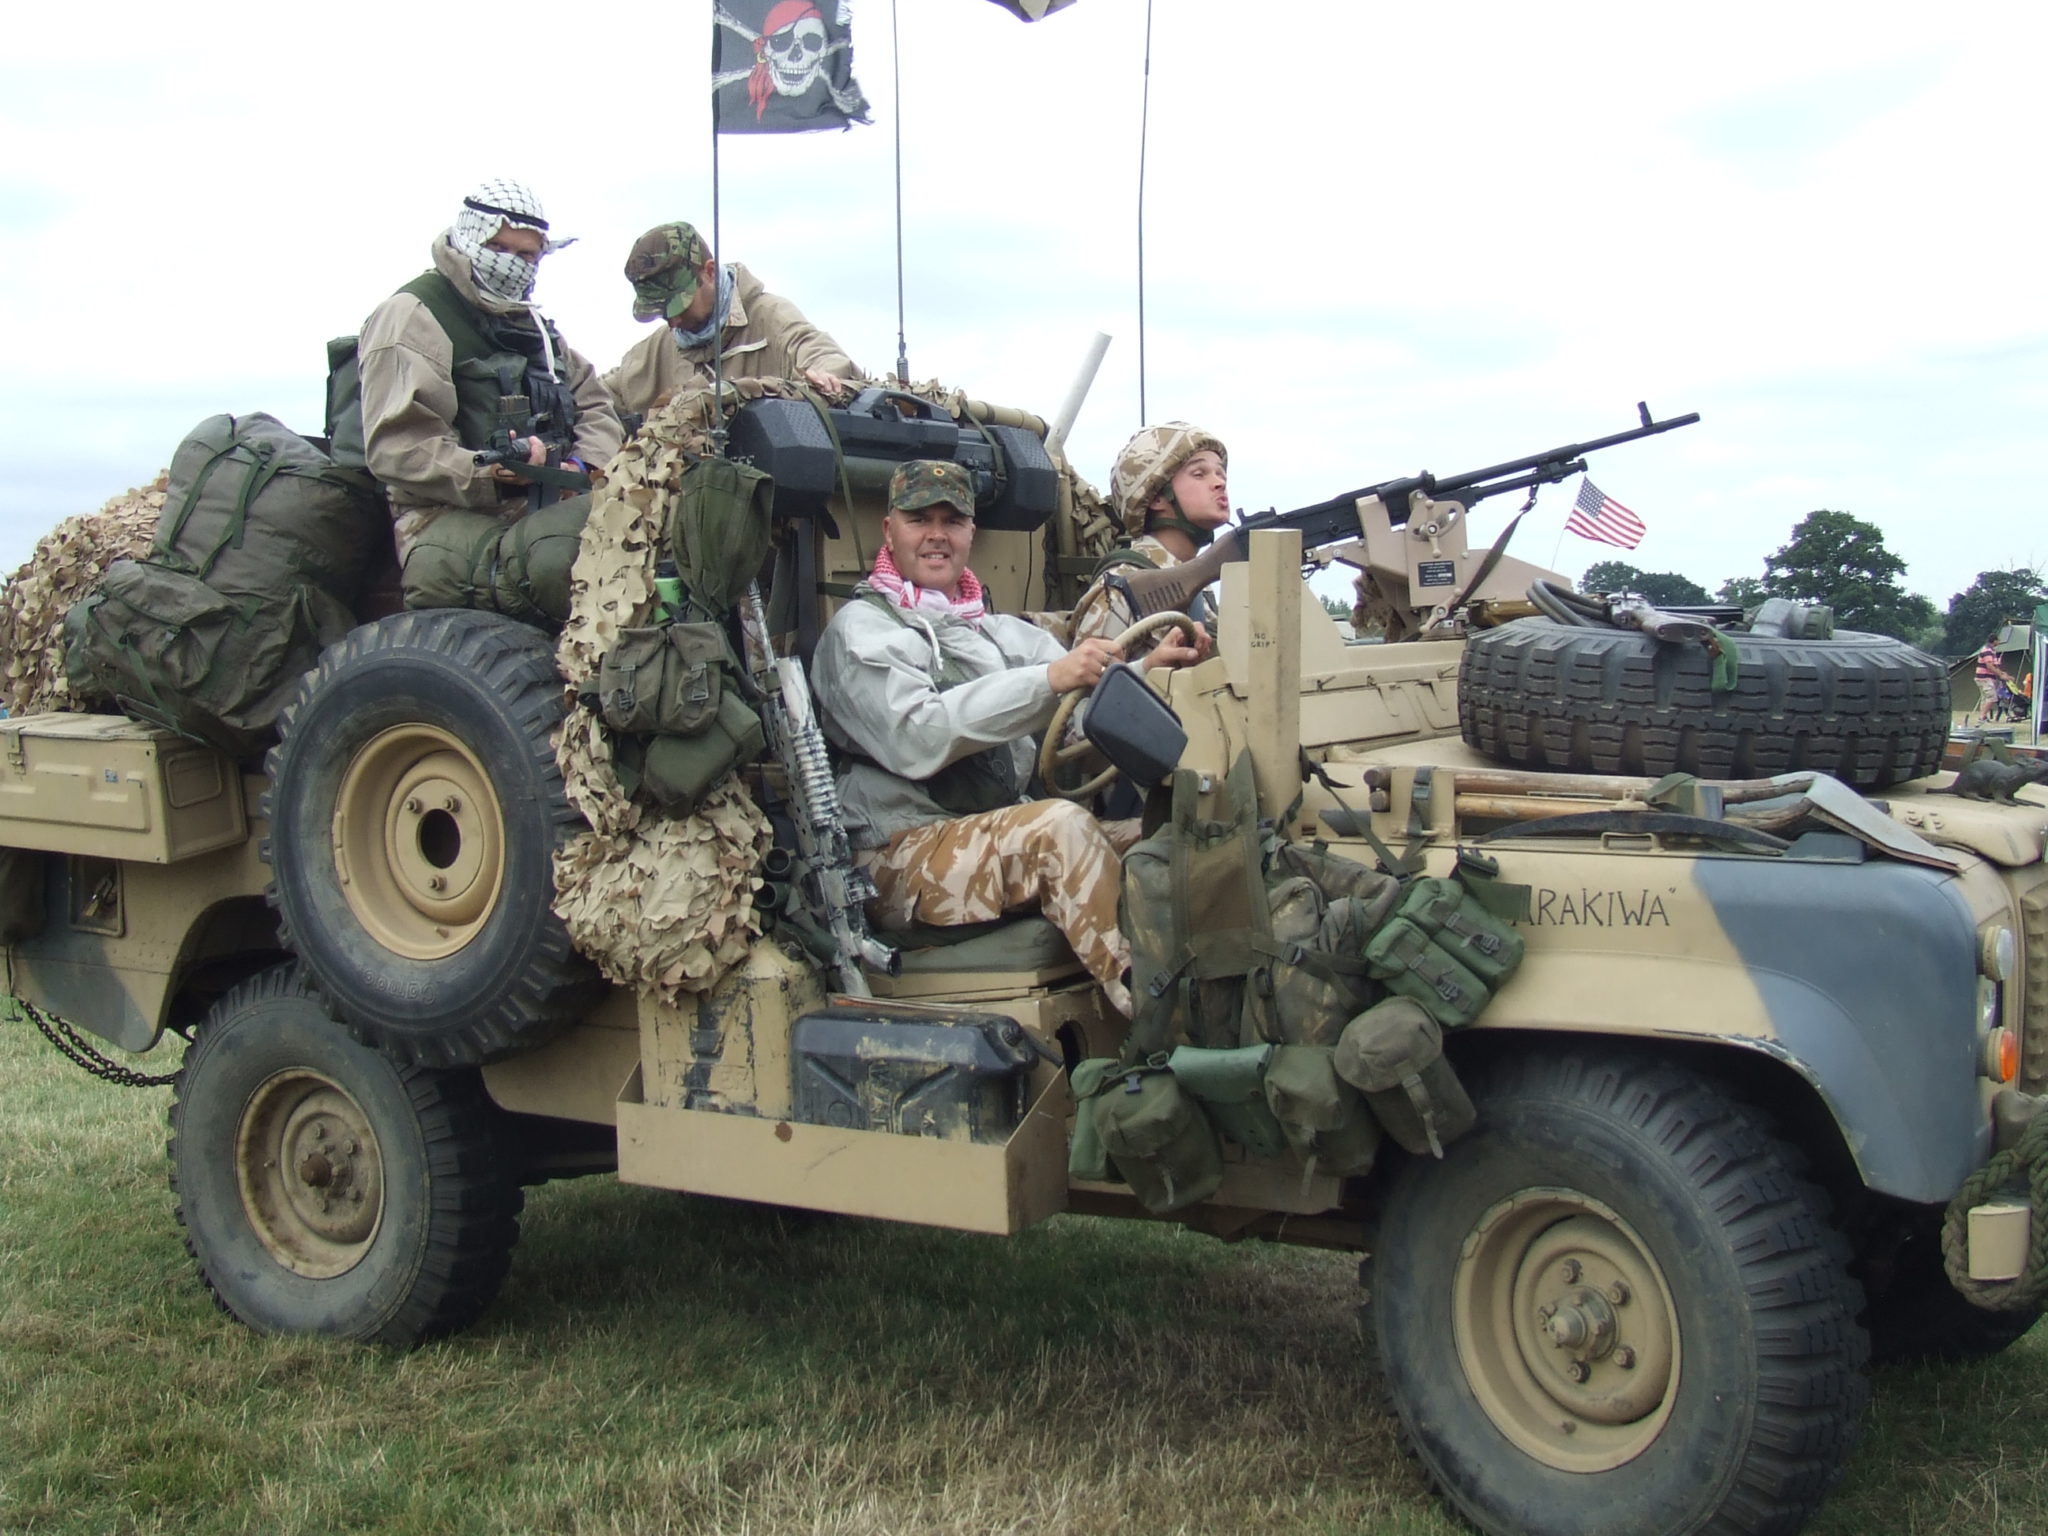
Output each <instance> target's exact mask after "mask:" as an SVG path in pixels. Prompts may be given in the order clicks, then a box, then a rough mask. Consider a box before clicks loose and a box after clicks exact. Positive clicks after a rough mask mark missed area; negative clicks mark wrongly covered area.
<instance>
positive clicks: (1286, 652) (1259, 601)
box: [1245, 528, 1301, 820]
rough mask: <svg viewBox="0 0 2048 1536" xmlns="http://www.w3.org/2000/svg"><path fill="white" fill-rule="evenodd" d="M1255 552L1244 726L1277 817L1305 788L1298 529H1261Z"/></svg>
mask: <svg viewBox="0 0 2048 1536" xmlns="http://www.w3.org/2000/svg"><path fill="white" fill-rule="evenodd" d="M1250 554H1251V581H1250V586H1251V598H1252V600H1251V602H1250V603H1249V604H1248V605H1247V607H1248V609H1249V615H1248V617H1249V621H1250V626H1249V627H1250V631H1251V632H1250V633H1249V634H1248V635H1247V636H1246V637H1245V638H1246V639H1247V640H1248V641H1249V642H1250V646H1249V655H1250V661H1249V663H1248V667H1247V670H1248V671H1249V672H1250V674H1251V675H1250V676H1249V677H1247V678H1246V679H1245V695H1246V698H1245V704H1246V711H1245V713H1246V717H1247V720H1246V723H1247V725H1248V726H1249V728H1250V730H1251V741H1250V743H1249V745H1250V747H1251V752H1252V771H1253V772H1254V773H1255V774H1256V775H1257V776H1258V782H1259V814H1260V815H1261V816H1264V817H1272V818H1274V819H1275V820H1277V819H1278V818H1279V816H1280V814H1281V813H1282V812H1283V811H1285V810H1286V809H1287V807H1288V806H1290V805H1292V804H1293V803H1294V797H1295V796H1296V795H1298V794H1300V793H1301V530H1300V529H1298V528H1265V529H1261V530H1259V531H1258V532H1256V533H1254V534H1253V535H1252V536H1251V542H1250Z"/></svg>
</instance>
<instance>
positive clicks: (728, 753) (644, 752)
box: [613, 689, 767, 816]
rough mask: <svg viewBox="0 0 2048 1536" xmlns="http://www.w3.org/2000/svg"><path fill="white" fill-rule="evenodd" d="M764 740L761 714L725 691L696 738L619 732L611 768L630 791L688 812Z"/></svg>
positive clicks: (755, 752)
mask: <svg viewBox="0 0 2048 1536" xmlns="http://www.w3.org/2000/svg"><path fill="white" fill-rule="evenodd" d="M766 743H767V738H766V736H765V734H764V733H763V731H762V728H761V717H760V716H759V715H757V714H756V713H754V711H753V710H752V709H751V708H749V707H748V705H747V703H746V701H745V700H744V699H742V698H741V697H740V696H739V695H738V694H737V693H736V692H734V691H732V690H731V689H727V690H726V691H725V692H724V693H722V694H721V695H720V697H719V700H718V713H717V715H716V716H715V717H714V718H713V720H712V722H711V724H710V725H709V726H707V727H706V728H705V729H703V730H701V731H698V732H697V733H696V734H695V735H694V736H645V737H642V736H621V737H620V738H619V739H618V746H617V755H616V756H615V757H614V759H613V766H614V768H615V769H616V771H617V773H618V776H619V785H620V787H621V788H622V789H624V790H625V791H626V793H627V794H628V795H631V796H633V797H634V798H636V799H640V800H647V801H651V802H652V803H653V804H655V805H658V806H660V807H661V808H662V809H663V810H665V811H668V812H671V813H672V814H674V815H678V816H688V815H690V814H691V813H692V812H694V811H695V810H696V809H697V807H698V805H699V804H701V803H702V802H703V799H704V797H705V796H706V795H708V794H709V793H710V792H711V790H712V789H713V787H714V786H716V785H717V783H718V782H719V781H720V780H721V779H723V778H724V777H725V776H726V775H727V774H728V773H730V772H732V771H733V770H734V769H735V768H742V767H745V766H746V765H747V764H748V763H751V762H752V761H753V760H754V759H755V758H757V757H759V756H760V755H761V750H762V748H763V747H764V746H765V745H766Z"/></svg>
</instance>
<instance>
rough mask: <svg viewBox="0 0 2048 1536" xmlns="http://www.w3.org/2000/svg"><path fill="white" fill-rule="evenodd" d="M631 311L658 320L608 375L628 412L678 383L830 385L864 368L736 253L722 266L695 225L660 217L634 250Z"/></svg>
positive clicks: (835, 389) (834, 390) (838, 387)
mask: <svg viewBox="0 0 2048 1536" xmlns="http://www.w3.org/2000/svg"><path fill="white" fill-rule="evenodd" d="M626 281H627V282H629V283H631V284H632V285H633V318H634V319H635V320H638V321H641V322H643V323H645V322H646V321H649V320H660V321H661V322H662V327H661V329H660V330H659V331H657V332H656V333H655V334H654V335H652V336H648V337H646V338H644V339H643V340H641V341H639V342H637V343H635V344H634V346H633V347H632V349H631V350H630V351H628V352H627V353H626V355H625V356H624V357H623V358H621V359H620V361H619V366H618V367H616V368H614V369H613V370H612V371H611V372H610V373H608V374H606V375H605V376H604V383H605V387H606V388H607V389H609V390H610V391H611V392H612V397H613V398H614V399H615V400H617V401H618V403H619V409H620V410H622V411H638V412H641V413H643V414H644V413H645V412H647V411H650V410H652V409H654V407H655V406H657V405H660V404H662V403H664V402H665V401H667V400H668V399H669V397H671V396H672V395H674V394H676V393H677V392H678V391H680V390H685V389H692V388H696V387H698V386H705V387H708V386H709V385H710V383H711V379H712V372H713V367H714V364H715V365H716V366H717V367H718V368H719V369H720V370H721V371H722V372H723V373H724V375H725V377H727V378H729V379H732V378H749V379H807V380H809V381H810V383H811V384H812V385H813V386H815V387H816V388H818V389H822V390H824V391H825V392H826V393H827V394H832V395H836V394H839V393H841V392H842V391H843V390H844V389H845V387H846V386H845V381H846V380H848V379H857V378H859V377H860V376H861V375H860V370H859V369H858V368H856V367H855V366H854V365H853V363H852V361H851V360H849V359H848V357H847V355H846V354H845V352H843V351H842V350H841V349H840V346H839V343H838V342H836V341H834V340H833V339H832V338H831V337H830V336H827V335H826V334H825V333H824V332H823V331H821V330H819V329H818V328H817V327H816V326H815V325H813V324H811V322H810V321H808V320H806V319H805V318H804V315H803V311H802V310H800V309H798V308H797V307H796V306H795V305H794V304H792V303H790V302H789V300H787V299H784V298H779V297H777V296H776V295H775V294H772V293H770V292H768V290H767V289H765V288H763V287H762V286H761V280H760V279H759V278H758V277H756V276H754V274H753V273H751V272H749V271H748V270H747V269H746V268H745V267H743V266H741V265H740V264H739V263H738V262H736V261H735V262H728V263H726V264H725V265H724V266H720V265H719V263H718V261H717V259H716V258H715V257H714V256H713V255H712V253H711V247H710V246H709V245H708V244H706V243H705V240H704V237H703V236H702V235H700V234H698V233H697V230H696V227H695V226H694V225H690V224H685V223H682V222H680V221H677V222H675V223H672V224H657V225H656V226H655V227H654V228H653V229H650V230H649V231H647V233H646V234H644V235H642V236H641V237H640V238H639V239H638V240H636V241H634V242H633V249H632V250H631V251H630V252H628V253H627V256H626Z"/></svg>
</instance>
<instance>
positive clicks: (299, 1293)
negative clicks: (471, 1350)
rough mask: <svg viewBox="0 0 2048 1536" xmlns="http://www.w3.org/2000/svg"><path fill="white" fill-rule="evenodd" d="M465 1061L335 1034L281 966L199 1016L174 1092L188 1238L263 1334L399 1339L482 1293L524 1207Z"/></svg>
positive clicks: (176, 1174)
mask: <svg viewBox="0 0 2048 1536" xmlns="http://www.w3.org/2000/svg"><path fill="white" fill-rule="evenodd" d="M494 1117H495V1111H494V1110H493V1109H492V1107H491V1104H490V1102H489V1100H488V1099H487V1097H486V1096H485V1093H484V1089H483V1084H482V1082H481V1081H480V1080H479V1078H478V1077H477V1074H476V1072H475V1071H474V1070H462V1071H453V1072H436V1071H431V1070H429V1069H426V1068H422V1067H401V1066H399V1065H398V1064H397V1063H395V1062H393V1061H391V1060H390V1059H389V1058H388V1057H385V1056H383V1055H381V1054H379V1053H378V1052H376V1051H374V1050H372V1049H370V1048H369V1047H368V1046H365V1045H362V1044H360V1043H358V1042H357V1041H355V1040H352V1039H350V1038H349V1036H348V1034H347V1032H346V1031H344V1030H343V1029H342V1028H341V1027H340V1025H338V1024H336V1023H335V1022H334V1020H333V1019H331V1018H330V1017H329V1016H328V1014H327V1012H326V1010H325V1009H324V1008H322V1006H321V1004H320V1000H319V998H318V996H317V995H316V994H315V993H314V992H313V990H312V988H311V987H310V986H308V985H307V984H306V982H305V980H304V978H303V977H302V975H301V974H300V973H299V971H298V969H297V968H296V967H294V966H279V967H276V968H274V969H272V970H269V971H265V972H264V973H262V974H261V975H259V976H256V977H253V978H251V979H250V980H248V981H246V982H243V983H242V984H241V985H240V986H238V987H236V988H234V989H233V990H232V991H230V992H228V993H227V994H226V995H225V996H224V997H222V998H221V999H220V1000H219V1001H218V1002H217V1003H215V1004H214V1006H213V1007H212V1008H211V1009H210V1010H209V1011H208V1013H207V1015H206V1018H205V1019H204V1020H203V1021H201V1023H200V1025H199V1028H198V1031H197V1033H196V1034H195V1036H194V1039H193V1043H192V1046H191V1048H190V1049H189V1050H188V1051H187V1052H186V1054H185V1060H184V1065H183V1066H182V1067H181V1068H180V1070H179V1073H178V1080H177V1086H176V1090H175V1097H174V1098H173V1100H172V1103H171V1137H170V1147H169V1151H170V1160H171V1187H172V1189H173V1190H174V1191H175V1192H176V1194H177V1199H178V1220H179V1222H180V1223H181V1224H182V1225H183V1226H184V1228H185V1248H186V1251H187V1252H189V1253H190V1254H191V1255H192V1257H193V1259H194V1261H195V1262H196V1263H197V1264H198V1266H199V1273H200V1278H201V1279H202V1280H204V1281H205V1283H206V1288H207V1289H208V1290H209V1291H211V1292H212V1293H213V1296H214V1299H215V1300H216V1301H217V1302H219V1303H220V1305H221V1307H222V1308H223V1310H225V1311H227V1312H228V1313H230V1314H232V1315H233V1316H234V1317H237V1318H239V1319H240V1320H241V1321H242V1322H244V1323H246V1324H248V1325H249V1326H250V1327H251V1328H254V1329H256V1330H257V1331H258V1332H262V1333H321V1334H334V1335H338V1336H340V1337H342V1338H348V1339H356V1340H360V1341H363V1342H366V1343H377V1344H391V1345H396V1346H399V1347H401V1348H408V1347H410V1346H412V1345H414V1344H417V1343H419V1342H420V1341H421V1340H423V1339H428V1338H432V1337H434V1336H436V1335H438V1334H444V1333H450V1332H453V1331H455V1330H457V1329H459V1328H463V1327H466V1326H467V1325H468V1324H470V1323H471V1322H473V1321H475V1319H476V1317H477V1316H478V1314H480V1313H481V1312H482V1311H483V1309H484V1308H485V1307H486V1306H488V1305H489V1304H490V1301H491V1298H492V1297H493V1296H495V1295H496V1294H497V1290H498V1286H499V1284H500V1283H501V1282H502V1281H503V1280H504V1277H505V1272H506V1269H507V1268H508V1266H509V1265H510V1262H511V1254H512V1245H513V1244H514V1242H516V1241H517V1239H518V1236H519V1211H520V1207H521V1204H522V1201H523V1196H522V1195H521V1193H520V1190H519V1186H518V1184H517V1182H516V1181H515V1180H514V1179H512V1178H510V1177H508V1176H507V1174H506V1173H505V1171H504V1169H505V1166H506V1161H507V1160H506V1159H505V1158H503V1157H502V1156H501V1155H500V1151H501V1149H500V1148H499V1146H498V1144H497V1135H496V1125H495V1118H494Z"/></svg>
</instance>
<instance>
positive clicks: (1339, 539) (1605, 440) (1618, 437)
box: [1104, 402, 1700, 619]
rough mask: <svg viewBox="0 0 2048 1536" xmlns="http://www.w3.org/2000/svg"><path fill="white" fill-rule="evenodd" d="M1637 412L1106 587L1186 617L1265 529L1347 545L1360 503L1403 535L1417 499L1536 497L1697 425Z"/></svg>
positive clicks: (1357, 528)
mask: <svg viewBox="0 0 2048 1536" xmlns="http://www.w3.org/2000/svg"><path fill="white" fill-rule="evenodd" d="M1636 412H1637V414H1638V415H1639V416H1640V417H1641V418H1642V425H1641V426H1638V427H1632V428H1630V429H1629V430H1628V431H1626V432H1616V433H1614V434H1612V435H1611V436H1608V437H1596V438H1594V439H1593V440H1592V441H1591V442H1586V443H1566V444H1565V445H1564V446H1563V447H1561V448H1552V449H1550V450H1549V451H1548V452H1545V453H1532V454H1528V455H1526V456H1525V457H1523V458H1519V459H1509V460H1508V461H1507V462H1506V463H1503V464H1489V465H1488V466H1487V467H1486V468H1485V469H1474V470H1468V471H1466V472H1465V473H1464V474H1460V475H1432V474H1430V473H1428V472H1427V471H1425V472H1423V473H1422V474H1419V475H1406V476H1403V477H1401V478H1399V479H1395V480H1383V481H1381V482H1380V483H1379V484H1378V485H1368V486H1363V487H1361V488H1360V489H1358V490H1355V491H1347V492H1345V493H1344V494H1343V495H1342V496H1332V497H1331V498H1330V499H1329V500H1328V501H1319V502H1316V503H1315V504H1314V505H1312V506H1306V507H1296V508H1295V509H1294V510H1293V511H1291V512H1254V513H1252V514H1251V515H1250V516H1248V517H1246V518H1245V519H1244V520H1243V521H1242V522H1241V523H1239V524H1238V525H1237V526H1236V527H1235V528H1230V529H1226V530H1224V531H1223V532H1222V533H1220V534H1218V535H1217V536H1216V539H1215V542H1213V543H1212V544H1210V546H1209V547H1208V548H1207V549H1205V550H1203V551H1202V552H1201V553H1200V554H1199V555H1197V556H1195V558H1194V559H1192V560H1188V561H1184V562H1183V563H1181V564H1180V565H1175V566H1170V567H1168V568H1167V569H1165V570H1137V569H1131V568H1125V569H1123V570H1119V571H1113V572H1111V573H1109V574H1108V575H1107V576H1105V577H1104V580H1105V581H1106V582H1107V583H1108V584H1109V585H1110V586H1111V587H1112V588H1114V589H1115V590H1116V591H1118V592H1120V593H1121V594H1122V595H1123V596H1124V598H1125V599H1126V601H1127V602H1128V603H1129V604H1130V607H1131V613H1132V616H1133V617H1134V618H1139V619H1142V618H1147V617H1149V616H1151V615H1152V614H1155V613H1171V612H1186V611H1187V609H1188V605H1189V604H1191V603H1193V602H1194V601H1195V600H1196V599H1197V598H1198V597H1199V596H1200V595H1201V592H1202V590H1203V589H1204V588H1205V587H1207V586H1208V585H1209V584H1210V583H1211V582H1213V581H1214V580H1215V579H1216V577H1217V574H1218V573H1219V572H1220V571H1221V570H1222V569H1223V567H1224V566H1226V565H1229V564H1231V563H1233V562H1235V561H1239V560H1243V559H1245V558H1247V547H1246V541H1247V540H1248V539H1249V537H1250V536H1251V535H1252V534H1254V533H1257V532H1259V531H1260V530H1261V529H1266V528H1298V529H1300V530H1301V547H1302V548H1303V549H1304V550H1311V549H1318V548H1321V547H1322V546H1324V545H1327V544H1342V543H1348V542H1350V541H1352V540H1355V539H1359V538H1362V537H1363V536H1364V529H1363V524H1362V522H1361V520H1360V516H1359V504H1360V503H1361V502H1364V501H1368V500H1377V501H1378V502H1379V504H1380V505H1381V506H1383V507H1384V508H1386V513H1387V521H1388V522H1389V523H1391V524H1393V525H1395V526H1397V527H1398V526H1400V525H1402V524H1405V523H1406V522H1407V521H1408V517H1409V511H1410V504H1411V502H1412V501H1413V500H1414V498H1416V497H1418V496H1420V497H1423V498H1426V499H1427V500H1429V501H1431V502H1454V503H1456V504H1457V505H1459V506H1460V507H1466V508H1469V507H1471V506H1472V505H1473V504H1474V503H1476V502H1480V501H1484V500H1486V499H1487V498H1488V497H1489V496H1501V495H1505V494H1506V493H1507V492H1509V491H1520V490H1533V489H1534V488H1535V487H1537V486H1539V485H1554V484H1556V483H1557V482H1558V481H1560V480H1564V479H1567V478H1569V477H1570V476H1572V475H1576V474H1579V473H1581V472H1582V471H1583V470H1584V469H1585V467H1586V455H1587V454H1589V453H1598V452H1599V451H1600V450H1601V449H1603V448H1612V447H1614V446H1616V445H1617V444H1620V443H1632V442H1634V441H1636V439H1638V438H1643V437H1654V436H1656V435H1657V434H1658V433H1660V432H1670V431H1673V430H1675V429H1676V428H1679V427H1689V426H1691V425H1692V424H1693V423H1694V422H1696V421H1698V420H1699V419H1700V417H1699V412H1697V411H1693V412H1690V413H1688V414H1686V415H1684V416H1673V417H1670V418H1669V419H1667V420H1664V421H1654V420H1652V419H1651V417H1650V411H1649V408H1648V407H1647V406H1645V405H1643V404H1642V403H1640V402H1638V403H1637V405H1636Z"/></svg>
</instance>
